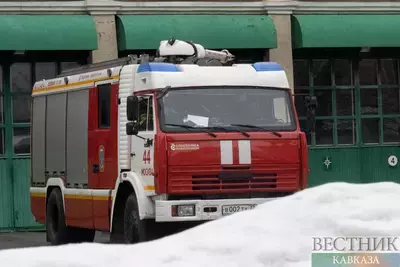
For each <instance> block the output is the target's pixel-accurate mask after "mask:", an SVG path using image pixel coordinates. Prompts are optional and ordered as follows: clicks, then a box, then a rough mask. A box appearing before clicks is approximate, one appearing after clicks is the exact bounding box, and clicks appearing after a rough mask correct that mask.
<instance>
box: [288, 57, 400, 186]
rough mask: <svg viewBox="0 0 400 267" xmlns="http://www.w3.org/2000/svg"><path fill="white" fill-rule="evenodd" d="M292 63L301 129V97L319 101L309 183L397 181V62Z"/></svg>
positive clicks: (327, 60)
mask: <svg viewBox="0 0 400 267" xmlns="http://www.w3.org/2000/svg"><path fill="white" fill-rule="evenodd" d="M358 52H359V51H358ZM294 63H295V65H294V66H295V94H297V96H295V100H296V108H297V112H298V113H299V116H301V118H300V121H301V124H302V125H303V126H305V117H304V115H305V110H304V104H303V97H304V95H305V94H311V95H315V96H317V97H318V101H319V107H318V110H317V121H316V132H315V134H314V135H312V136H310V135H309V136H308V143H309V149H310V153H309V160H310V168H311V174H310V179H309V185H310V186H314V185H319V184H323V183H327V182H334V181H346V182H354V183H369V182H378V181H394V182H400V165H399V164H398V159H400V131H399V126H400V94H399V72H398V66H399V61H398V60H397V59H393V58H390V56H379V57H377V56H376V55H375V57H372V56H370V55H368V54H366V55H363V54H361V55H360V54H359V53H358V54H357V55H355V56H354V55H353V57H348V58H335V57H331V58H324V57H322V56H321V57H320V58H319V59H315V57H313V59H306V58H304V59H297V60H295V62H294Z"/></svg>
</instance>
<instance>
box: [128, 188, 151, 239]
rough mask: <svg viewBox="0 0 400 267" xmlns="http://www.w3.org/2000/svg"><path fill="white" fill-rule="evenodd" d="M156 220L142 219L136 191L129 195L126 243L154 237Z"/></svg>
mask: <svg viewBox="0 0 400 267" xmlns="http://www.w3.org/2000/svg"><path fill="white" fill-rule="evenodd" d="M154 226H155V222H154V220H141V219H140V217H139V208H138V203H137V200H136V195H135V193H132V194H130V195H129V197H128V198H127V199H126V202H125V209H124V243H126V244H135V243H140V242H146V241H149V240H152V239H154V238H155V237H154V231H153V229H154Z"/></svg>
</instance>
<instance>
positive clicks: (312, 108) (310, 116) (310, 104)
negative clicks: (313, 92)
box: [304, 96, 318, 133]
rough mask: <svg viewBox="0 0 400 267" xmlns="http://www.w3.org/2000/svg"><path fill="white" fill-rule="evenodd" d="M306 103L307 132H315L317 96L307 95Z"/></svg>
mask: <svg viewBox="0 0 400 267" xmlns="http://www.w3.org/2000/svg"><path fill="white" fill-rule="evenodd" d="M304 101H305V105H306V108H307V132H309V133H313V132H315V116H316V109H317V107H318V101H317V97H316V96H306V97H305V99H304Z"/></svg>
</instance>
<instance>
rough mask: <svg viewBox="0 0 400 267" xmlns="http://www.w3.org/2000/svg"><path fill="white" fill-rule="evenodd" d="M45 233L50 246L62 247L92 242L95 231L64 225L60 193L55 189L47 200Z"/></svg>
mask: <svg viewBox="0 0 400 267" xmlns="http://www.w3.org/2000/svg"><path fill="white" fill-rule="evenodd" d="M46 233H47V237H48V241H49V242H50V244H52V245H62V244H68V243H81V242H93V241H94V237H95V234H96V231H95V230H94V229H85V228H76V227H68V226H67V225H66V222H65V213H64V205H63V199H62V195H61V191H60V189H58V188H55V189H53V190H52V191H51V193H50V196H49V198H48V200H47V207H46Z"/></svg>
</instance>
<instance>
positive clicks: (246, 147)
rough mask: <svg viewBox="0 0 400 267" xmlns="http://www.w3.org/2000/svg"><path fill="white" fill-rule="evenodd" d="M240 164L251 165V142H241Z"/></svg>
mask: <svg viewBox="0 0 400 267" xmlns="http://www.w3.org/2000/svg"><path fill="white" fill-rule="evenodd" d="M239 164H251V144H250V141H249V140H241V141H239Z"/></svg>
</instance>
